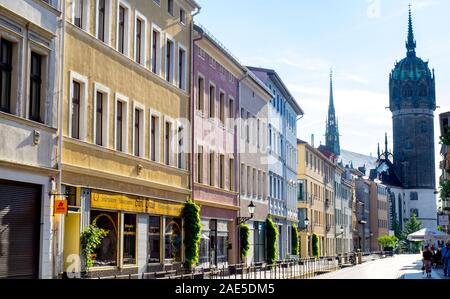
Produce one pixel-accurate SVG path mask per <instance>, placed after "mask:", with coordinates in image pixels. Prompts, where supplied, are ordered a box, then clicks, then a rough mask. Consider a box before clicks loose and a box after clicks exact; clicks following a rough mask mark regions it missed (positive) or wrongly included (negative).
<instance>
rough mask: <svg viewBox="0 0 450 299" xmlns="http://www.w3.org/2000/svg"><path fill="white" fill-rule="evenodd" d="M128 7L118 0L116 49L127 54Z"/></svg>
mask: <svg viewBox="0 0 450 299" xmlns="http://www.w3.org/2000/svg"><path fill="white" fill-rule="evenodd" d="M129 23H130V8H129V7H128V6H127V5H126V4H125V3H124V2H122V1H120V4H119V7H118V13H117V50H118V51H119V52H120V53H122V54H124V55H127V56H128V55H129V51H128V49H129V46H128V45H129V32H130V25H129Z"/></svg>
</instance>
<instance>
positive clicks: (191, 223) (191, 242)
mask: <svg viewBox="0 0 450 299" xmlns="http://www.w3.org/2000/svg"><path fill="white" fill-rule="evenodd" d="M183 218H184V234H185V237H184V252H185V257H186V258H185V263H186V267H187V268H188V269H190V268H192V267H193V266H194V265H195V264H197V262H198V258H199V254H198V247H199V244H200V238H201V230H202V225H201V222H200V207H199V206H198V205H197V204H196V203H195V202H194V201H193V200H191V199H190V200H188V201H187V202H186V203H185V205H184V208H183Z"/></svg>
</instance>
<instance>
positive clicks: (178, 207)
mask: <svg viewBox="0 0 450 299" xmlns="http://www.w3.org/2000/svg"><path fill="white" fill-rule="evenodd" d="M183 207H184V205H182V204H173V203H165V202H162V201H158V200H153V199H151V200H149V201H148V202H147V213H148V214H153V215H165V216H173V217H179V216H181V214H182V212H183Z"/></svg>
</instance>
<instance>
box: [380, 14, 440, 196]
mask: <svg viewBox="0 0 450 299" xmlns="http://www.w3.org/2000/svg"><path fill="white" fill-rule="evenodd" d="M406 50H407V53H406V58H404V59H403V60H401V61H400V62H398V63H396V65H395V68H394V70H393V71H392V72H391V74H390V78H389V81H390V82H389V89H390V109H391V112H392V114H393V130H394V153H393V154H394V167H395V171H396V173H397V175H398V177H399V179H400V181H401V183H402V184H403V186H404V187H405V189H419V190H420V189H429V190H433V191H434V190H435V189H436V175H435V147H434V146H435V140H434V111H435V110H436V91H435V76H434V70H433V71H430V68H429V67H428V62H424V61H423V60H422V59H420V58H419V57H417V55H416V41H415V39H414V32H413V22H412V16H411V7H410V9H409V21H408V39H407V42H406Z"/></svg>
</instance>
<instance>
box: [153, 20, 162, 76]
mask: <svg viewBox="0 0 450 299" xmlns="http://www.w3.org/2000/svg"><path fill="white" fill-rule="evenodd" d="M151 56H152V58H151V59H152V61H151V67H152V72H153V73H155V74H157V75H158V76H159V75H161V29H159V27H158V26H156V25H155V24H153V25H152V54H151Z"/></svg>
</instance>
